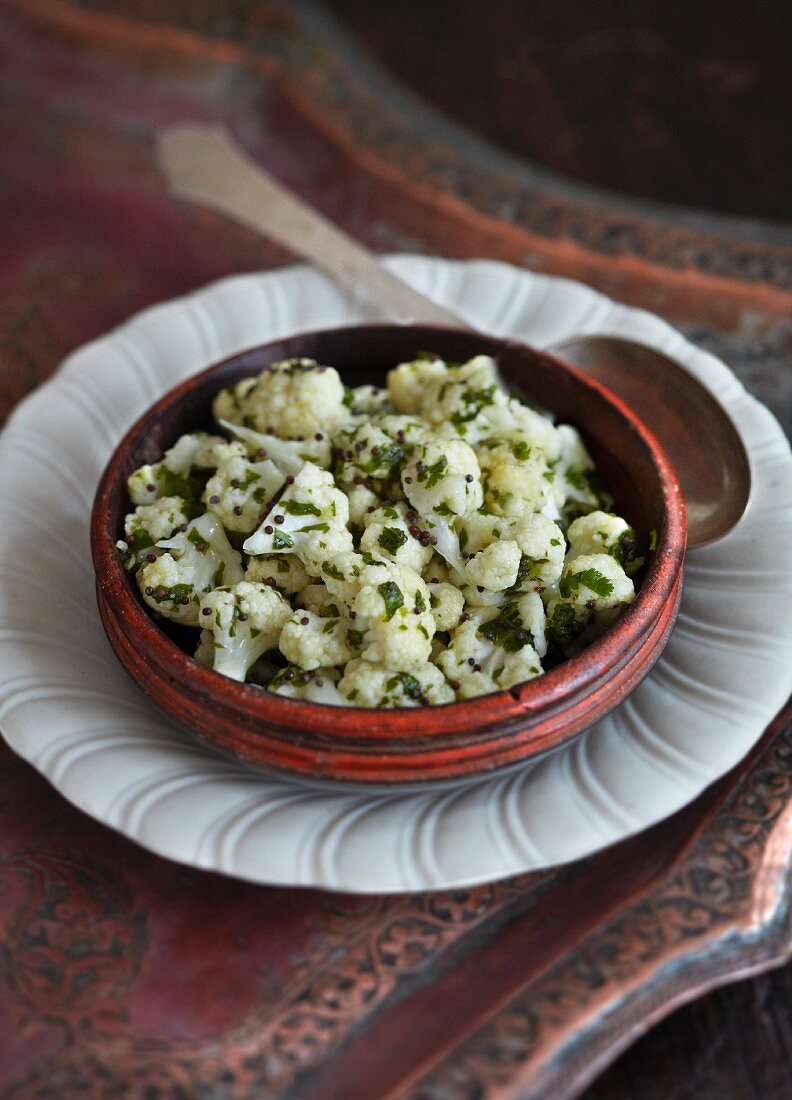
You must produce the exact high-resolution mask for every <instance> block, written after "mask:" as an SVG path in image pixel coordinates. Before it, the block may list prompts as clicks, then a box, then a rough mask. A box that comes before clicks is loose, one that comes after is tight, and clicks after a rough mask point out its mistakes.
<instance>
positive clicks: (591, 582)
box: [558, 569, 613, 599]
mask: <svg viewBox="0 0 792 1100" xmlns="http://www.w3.org/2000/svg"><path fill="white" fill-rule="evenodd" d="M581 585H583V586H584V587H586V588H588V589H589V590H590V591H591V592H593V593H594V594H595V595H597V596H610V594H611V592H613V581H612V580H609V579H608V577H606V576H605V574H604V573H600V571H599V569H583V570H582V571H581V572H580V573H572V574H566V575H565V576H563V577H562V578H561V580H560V581H559V582H558V591H559V593H560V594H561V596H562V597H563V598H564V599H568V598H569V596H571V594H572V593H573V592H577V591H578V589H579V588H580V586H581Z"/></svg>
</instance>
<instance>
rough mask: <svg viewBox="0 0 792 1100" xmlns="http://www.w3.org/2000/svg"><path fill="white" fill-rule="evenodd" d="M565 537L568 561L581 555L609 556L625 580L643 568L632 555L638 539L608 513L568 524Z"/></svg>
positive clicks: (582, 517) (638, 558)
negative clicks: (625, 575) (621, 569)
mask: <svg viewBox="0 0 792 1100" xmlns="http://www.w3.org/2000/svg"><path fill="white" fill-rule="evenodd" d="M567 538H568V539H569V552H568V554H567V558H568V559H569V560H571V559H572V558H577V557H579V556H580V555H581V554H602V553H604V554H610V556H611V557H612V558H615V559H616V561H617V562H618V563H619V564H620V565H621V566H622V568H623V569H624V571H625V573H626V574H627V576H628V577H631V576H632V575H633V573H635V572H636V571H637V570H638V569H639V568H640V567H641V566H642V565H643V558H641V557H639V556H638V555H637V553H636V551H637V546H638V540H637V536H636V534H635V531H634V530H633V529H632V527H630V525H629V524H628V523H627V520H625V519H622V518H621V516H615V515H614V514H613V513H612V512H601V511H599V510H598V511H596V512H589V513H588V515H585V516H580V517H579V518H578V519H576V520H575V521H574V522H573V523H571V524H570V525H569V528H568V530H567Z"/></svg>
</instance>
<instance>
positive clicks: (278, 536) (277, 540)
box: [272, 528, 294, 550]
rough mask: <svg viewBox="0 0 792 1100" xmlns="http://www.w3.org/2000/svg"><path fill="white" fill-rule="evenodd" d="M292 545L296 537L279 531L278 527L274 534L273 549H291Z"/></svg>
mask: <svg viewBox="0 0 792 1100" xmlns="http://www.w3.org/2000/svg"><path fill="white" fill-rule="evenodd" d="M292 546H294V539H293V538H292V537H291V535H287V534H286V532H285V531H279V530H278V529H277V528H276V529H275V533H274V534H273V536H272V549H273V550H289V549H290V548H291V547H292Z"/></svg>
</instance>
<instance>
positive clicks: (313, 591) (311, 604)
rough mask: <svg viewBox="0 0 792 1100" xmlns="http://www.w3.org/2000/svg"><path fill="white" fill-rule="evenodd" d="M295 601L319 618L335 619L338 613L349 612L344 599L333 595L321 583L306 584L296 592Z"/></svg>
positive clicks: (345, 613)
mask: <svg viewBox="0 0 792 1100" xmlns="http://www.w3.org/2000/svg"><path fill="white" fill-rule="evenodd" d="M295 603H296V604H297V606H298V607H304V608H305V609H306V610H307V611H312V612H313V613H314V615H318V616H319V617H320V618H321V619H331V618H336V619H337V618H338V617H339V616H340V615H348V614H349V608H348V607H347V605H346V603H345V602H344V600H341V599H339V598H338V596H334V595H333V593H332V592H330V590H329V589H328V588H327V587H326V586H325V585H323V584H307V585H306V586H305V588H303V589H302V590H301V591H300V592H298V593H297V597H296V600H295Z"/></svg>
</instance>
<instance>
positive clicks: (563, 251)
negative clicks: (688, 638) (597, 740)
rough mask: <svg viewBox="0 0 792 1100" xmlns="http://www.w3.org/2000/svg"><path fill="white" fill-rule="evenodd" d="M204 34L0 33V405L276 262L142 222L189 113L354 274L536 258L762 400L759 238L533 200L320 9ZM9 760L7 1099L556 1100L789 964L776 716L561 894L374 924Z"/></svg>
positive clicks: (784, 815)
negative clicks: (361, 253) (193, 863)
mask: <svg viewBox="0 0 792 1100" xmlns="http://www.w3.org/2000/svg"><path fill="white" fill-rule="evenodd" d="M228 13H229V8H228V6H227V5H224V4H222V3H220V2H219V0H209V2H207V3H203V4H200V5H195V4H190V3H187V2H184V3H181V2H175V3H171V4H169V5H156V4H150V3H148V2H146V0H127V2H125V3H121V0H47V2H45V0H24V3H23V2H22V0H8V2H7V3H6V5H5V6H4V9H3V11H2V13H0V34H2V41H3V43H5V44H6V46H7V47H8V49H7V53H6V55H5V59H4V65H3V66H2V68H0V96H1V98H0V124H1V125H2V129H3V136H4V139H5V140H4V145H3V157H4V170H3V186H4V189H5V197H6V199H7V200H10V201H6V202H4V203H3V204H2V205H0V234H1V235H2V238H3V240H4V242H10V247H5V257H4V265H3V267H4V270H3V273H2V279H1V280H0V303H1V307H0V341H2V347H3V356H4V358H3V365H2V368H0V403H1V404H2V408H3V410H4V411H7V410H8V409H9V408H10V407H11V405H12V404H13V403H14V402H15V401H16V400H18V399H19V398H20V397H21V396H22V395H23V394H24V393H25V392H26V390H28V389H30V388H31V387H32V386H33V385H34V384H35V383H36V382H37V381H39V380H41V379H42V378H44V377H46V375H47V374H48V373H50V372H51V371H52V370H53V369H54V367H55V366H56V365H57V362H58V361H59V359H60V358H61V357H62V355H63V354H64V353H66V352H67V351H68V350H70V349H71V348H72V347H74V346H75V345H77V344H79V343H81V342H83V341H84V340H86V339H89V338H91V337H92V336H95V335H98V334H99V333H101V332H103V331H105V330H106V329H108V328H109V327H110V326H111V325H113V324H115V323H117V322H119V321H120V320H122V319H123V318H124V317H126V316H128V315H129V314H130V313H131V312H133V311H134V310H137V309H139V308H140V307H142V306H144V305H146V304H149V303H151V302H154V301H157V300H160V299H163V298H168V297H171V296H173V295H175V294H179V293H182V292H184V291H186V290H188V289H190V288H192V287H195V286H199V285H202V284H204V283H206V282H207V281H209V280H210V279H212V278H214V277H219V276H222V275H225V274H229V273H231V272H234V271H238V270H248V269H256V268H260V267H262V266H272V265H275V264H278V263H282V262H283V260H284V259H285V258H286V257H285V256H284V254H283V253H282V252H281V251H280V250H278V249H277V248H275V247H274V246H270V245H268V244H267V243H265V242H262V241H260V240H259V239H258V238H256V237H255V236H253V235H252V234H249V233H247V232H245V231H243V230H241V229H238V228H236V227H233V226H229V225H228V224H227V223H225V222H224V221H222V220H221V219H220V218H218V217H215V216H214V215H212V214H209V213H204V212H201V211H198V210H195V209H187V208H181V207H178V206H176V205H175V204H173V203H172V202H170V201H169V200H168V199H167V198H166V196H165V195H164V192H163V189H162V188H161V186H160V183H159V180H158V179H157V176H156V173H155V171H154V169H153V167H152V158H151V135H152V133H153V131H154V129H155V127H156V126H158V125H161V124H163V123H165V122H171V121H175V120H177V119H183V118H196V119H208V118H212V119H215V118H222V119H226V120H228V121H230V122H231V124H232V125H233V126H234V127H235V128H236V129H237V132H238V133H239V134H240V136H242V137H243V138H244V139H245V141H246V143H247V144H248V147H249V148H250V150H251V152H253V153H254V154H255V155H256V156H259V157H261V159H262V161H263V162H264V163H266V164H267V166H268V167H269V168H270V169H271V170H273V171H275V172H276V173H277V174H278V175H280V177H281V178H282V179H284V181H285V182H287V183H289V184H290V185H292V186H294V187H295V188H296V189H297V190H298V191H300V192H301V193H302V194H304V195H305V196H306V197H308V198H309V199H310V200H311V201H312V202H314V203H315V204H316V205H317V206H319V207H320V208H321V209H323V210H325V212H326V213H328V214H329V215H331V216H332V217H334V218H336V219H337V220H338V221H340V222H341V223H342V224H344V225H345V227H346V228H348V229H349V230H350V231H352V232H353V233H355V234H356V235H358V236H359V237H360V238H361V239H363V240H365V241H366V242H367V243H369V244H370V245H372V246H373V247H376V248H383V249H387V248H394V249H396V248H405V247H410V248H414V249H419V250H425V251H427V252H439V253H443V254H445V255H459V256H477V255H487V256H491V257H499V258H503V259H506V260H509V261H511V262H516V263H529V264H530V265H531V266H532V267H534V268H536V269H537V270H543V271H548V272H553V273H559V274H565V275H569V276H572V277H576V278H582V279H584V280H586V281H587V282H590V283H591V284H593V285H595V286H597V287H599V288H600V289H602V290H604V291H605V292H607V293H608V294H611V295H613V296H615V297H618V298H621V299H623V300H625V301H628V302H630V303H631V304H636V305H643V306H646V307H647V308H651V309H654V310H658V311H659V312H661V313H663V314H664V315H666V316H667V317H668V318H669V319H670V320H672V321H673V322H674V323H676V324H678V325H679V326H680V327H681V328H683V330H684V331H686V333H688V334H689V335H692V336H693V337H694V338H695V339H697V340H699V342H702V343H704V344H705V345H707V346H708V347H710V348H711V349H712V350H714V351H716V352H717V353H718V354H721V355H722V356H723V357H724V358H725V359H727V361H729V362H730V364H731V365H732V366H734V367H735V369H736V370H737V371H738V373H739V372H740V371H741V369H742V370H743V374H744V375H747V374H748V370H749V368H750V377H749V382H750V384H751V385H752V387H753V388H754V389H755V390H756V391H757V392H758V394H759V396H760V397H764V398H765V399H769V402H770V403H771V404H772V403H773V397H774V395H775V384H774V379H777V378H778V377H779V374H778V372H779V371H780V370H781V369H782V364H783V362H784V358H783V357H784V355H785V354H787V347H788V334H787V335H786V336H785V335H784V333H785V329H784V327H783V326H784V319H785V317H788V314H789V309H790V296H789V294H788V293H787V292H786V291H785V289H784V283H783V270H784V264H785V263H786V262H788V259H789V254H790V249H789V246H788V243H785V242H784V241H783V240H782V239H781V237H780V236H776V235H774V234H769V233H768V232H766V231H762V230H757V231H756V232H755V233H754V232H753V231H751V230H750V229H749V228H746V227H745V226H744V225H741V226H737V225H736V224H734V223H731V222H730V221H729V220H727V219H719V218H707V219H704V218H703V217H702V218H699V217H698V216H696V215H688V216H685V217H679V218H676V217H675V216H674V215H672V214H670V213H669V212H668V211H659V210H655V209H653V208H652V207H650V206H646V205H639V204H635V203H622V202H619V201H617V200H613V201H611V200H609V199H607V198H602V197H601V196H597V195H594V194H593V193H591V194H590V193H587V192H585V191H582V190H580V189H577V188H574V187H571V186H570V187H566V186H564V185H556V184H552V186H551V183H550V182H549V181H548V180H547V179H546V178H545V177H543V176H542V175H541V173H537V172H534V171H529V170H527V169H525V168H523V167H521V166H518V165H515V164H514V163H513V162H511V161H509V160H508V159H507V158H505V157H500V156H499V155H494V154H490V153H488V152H487V151H486V150H485V149H484V148H483V147H481V146H479V145H478V144H477V143H476V142H474V141H466V140H462V139H460V137H459V135H458V134H457V133H456V131H454V130H453V128H451V127H449V126H447V125H446V124H445V123H443V122H441V121H439V120H436V119H434V118H433V117H432V116H430V115H428V114H426V113H424V112H423V111H422V110H420V109H418V108H417V107H415V106H414V105H413V104H412V103H411V102H410V101H409V100H407V99H406V98H404V97H403V96H402V94H401V93H400V91H399V90H398V89H397V88H395V87H393V86H392V85H391V84H390V83H389V81H387V80H386V79H385V78H384V77H382V76H381V75H380V74H378V73H376V72H375V71H374V70H373V69H371V68H370V66H369V65H368V63H367V62H366V61H365V59H363V58H361V57H360V55H358V54H356V53H355V52H354V51H352V50H351V49H350V47H349V46H348V44H347V43H346V42H345V41H344V40H343V39H342V38H341V37H339V36H338V35H337V33H336V31H335V29H334V27H333V26H332V25H331V24H330V23H329V22H328V21H327V20H326V18H325V16H324V15H323V14H322V12H321V11H319V10H316V9H314V8H313V7H312V6H311V5H300V6H299V7H298V6H283V5H281V4H278V3H274V2H269V0H264V2H260V3H256V4H252V3H239V4H237V5H234V14H233V17H232V16H229V14H228ZM350 194H354V196H355V201H354V202H353V203H350V202H349V201H348V196H349V195H350ZM165 239H167V240H168V242H169V244H168V247H167V248H163V240H165ZM748 316H750V318H751V323H750V324H749V325H748V326H747V327H746V325H745V324H741V320H742V319H744V318H745V317H748ZM0 753H1V754H2V763H3V767H2V770H0V806H1V809H2V815H3V830H2V841H0V861H2V868H3V873H2V878H1V879H0V922H2V923H1V925H0V928H1V933H0V934H1V936H2V952H0V978H1V979H2V981H1V982H0V1036H2V1037H1V1038H0V1093H2V1095H4V1096H13V1097H20V1098H28V1097H42V1098H43V1097H54V1096H57V1097H71V1096H81V1097H83V1096H87V1097H92V1098H93V1097H97V1098H104V1097H117V1096H121V1095H128V1096H134V1097H137V1096H140V1097H143V1096H145V1097H152V1098H159V1097H162V1098H165V1097H168V1098H170V1097H182V1096H183V1097H193V1096H201V1095H206V1096H211V1097H213V1098H222V1100H226V1098H228V1100H236V1098H245V1100H247V1098H253V1097H259V1096H268V1097H284V1098H285V1097H287V1098H289V1100H298V1098H307V1100H332V1098H339V1100H340V1098H342V1097H343V1098H344V1100H378V1098H384V1097H393V1096H406V1097H411V1098H413V1100H415V1098H418V1097H420V1098H421V1100H470V1098H474V1097H485V1096H486V1097H495V1096H497V1097H498V1098H513V1097H514V1098H516V1097H521V1098H526V1097H542V1098H550V1097H552V1098H553V1100H556V1098H563V1097H570V1096H574V1095H577V1094H578V1093H579V1092H580V1091H581V1090H582V1089H583V1088H584V1086H585V1085H586V1083H587V1082H589V1081H590V1080H592V1079H593V1078H594V1077H595V1076H596V1075H597V1074H598V1073H599V1072H600V1070H601V1069H602V1068H603V1067H604V1066H605V1065H607V1064H608V1062H609V1061H610V1060H612V1059H613V1058H614V1057H615V1056H616V1054H618V1052H619V1051H620V1050H621V1049H623V1048H624V1047H625V1046H627V1045H628V1044H629V1043H630V1042H631V1041H632V1040H633V1039H634V1038H635V1037H636V1036H637V1035H639V1034H641V1033H642V1032H643V1031H644V1030H646V1029H647V1028H648V1027H650V1026H651V1025H652V1023H653V1022H655V1021H657V1020H658V1019H660V1018H661V1017H662V1016H663V1015H665V1014H666V1013H668V1012H670V1011H671V1010H672V1009H673V1008H674V1007H675V1006H676V1005H678V1004H680V1003H682V1002H683V1001H685V1000H687V999H690V998H692V997H695V996H697V995H698V994H700V993H701V992H703V991H704V990H706V989H707V988H709V987H711V986H713V985H715V984H718V983H722V982H725V981H731V980H734V979H735V978H737V977H741V976H745V975H748V974H751V973H755V972H757V971H759V970H762V969H764V968H767V967H769V966H772V965H776V964H778V963H780V962H782V961H783V960H784V959H786V958H788V957H789V955H790V950H791V948H790V945H791V944H792V934H791V933H792V930H791V929H790V904H789V886H788V880H789V868H790V862H791V861H792V708H790V707H788V708H787V709H786V710H785V711H784V712H783V713H782V714H781V715H779V717H778V718H777V720H776V721H775V722H774V724H773V725H772V726H771V727H770V729H768V731H767V732H766V734H765V736H764V738H763V740H762V742H761V744H760V745H759V746H758V747H757V748H756V750H755V751H754V753H753V754H752V755H751V757H750V758H749V759H748V760H747V761H745V762H744V764H743V765H742V766H741V767H739V768H738V769H736V770H735V771H734V772H733V773H731V774H730V775H729V776H727V777H725V778H724V779H723V780H721V781H720V782H719V783H718V784H716V785H715V786H714V787H712V788H710V789H709V790H708V791H707V792H705V794H704V795H702V796H701V797H700V798H699V799H698V801H697V802H696V803H694V804H693V805H691V806H689V807H688V808H687V809H686V810H684V811H682V812H681V813H679V814H677V815H676V816H675V817H674V818H672V819H671V820H670V821H668V822H666V823H664V824H662V825H660V826H657V827H656V828H654V829H652V830H650V831H648V832H646V833H644V834H642V835H641V836H639V837H636V838H634V839H632V840H629V841H627V842H625V843H623V844H620V845H618V846H616V847H615V848H613V849H611V850H609V851H606V852H603V853H601V854H600V855H598V856H596V857H593V858H591V859H589V860H587V861H584V862H582V863H579V864H575V865H572V866H570V867H566V868H562V869H560V870H557V871H553V872H547V873H542V874H535V875H529V876H524V877H520V878H517V879H512V880H509V881H507V882H502V883H498V884H495V885H492V886H485V887H479V888H476V889H472V890H466V891H459V892H452V893H442V894H422V895H413V896H399V897H390V898H381V897H363V898H361V897H350V896H343V895H332V894H322V893H318V892H310V891H300V890H280V889H262V888H260V887H253V886H248V885H245V884H243V883H238V882H234V881H230V880H226V879H223V878H221V877H219V876H215V875H211V874H208V873H202V872H198V871H192V870H187V869H185V868H182V867H178V866H175V865H172V864H169V863H167V862H165V861H163V860H159V859H157V858H155V857H153V856H151V855H149V854H147V853H146V852H144V851H142V850H141V849H138V848H137V847H135V846H134V845H132V844H130V843H128V842H126V841H124V840H122V839H120V838H119V837H117V836H116V835H115V834H113V833H111V832H110V831H109V830H106V829H104V828H102V827H101V826H99V825H97V824H96V823H94V822H93V821H91V820H90V819H88V818H86V817H84V816H83V815H81V814H80V813H79V812H77V811H76V810H74V809H72V808H71V807H70V806H68V805H67V804H66V803H65V802H64V801H63V800H62V799H61V798H60V797H59V796H58V795H56V794H55V793H54V792H53V791H52V790H51V789H50V788H49V787H48V786H47V785H46V783H45V782H44V781H43V780H42V779H41V778H40V777H39V776H38V775H37V774H36V773H35V772H34V771H33V770H32V769H31V768H29V767H28V766H27V765H25V764H23V763H22V762H21V761H20V760H18V759H16V758H15V757H13V755H12V754H11V753H10V751H9V750H8V749H6V748H5V747H3V748H1V749H0Z"/></svg>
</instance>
